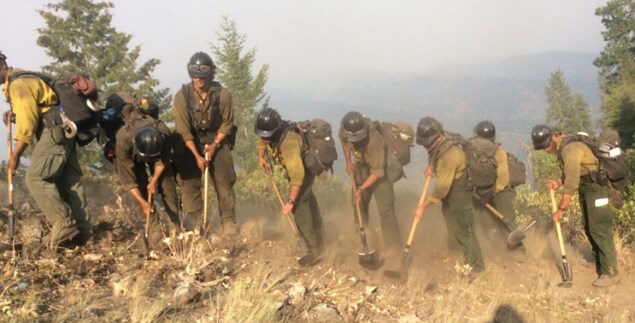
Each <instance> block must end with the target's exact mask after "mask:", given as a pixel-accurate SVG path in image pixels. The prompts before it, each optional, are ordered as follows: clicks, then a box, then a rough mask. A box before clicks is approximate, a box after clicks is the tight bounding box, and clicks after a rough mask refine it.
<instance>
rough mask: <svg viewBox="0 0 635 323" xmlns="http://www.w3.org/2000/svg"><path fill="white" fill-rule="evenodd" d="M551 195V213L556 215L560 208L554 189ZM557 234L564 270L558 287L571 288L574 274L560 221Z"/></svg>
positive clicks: (551, 190)
mask: <svg viewBox="0 0 635 323" xmlns="http://www.w3.org/2000/svg"><path fill="white" fill-rule="evenodd" d="M549 195H550V197H551V211H552V212H554V213H555V212H556V211H557V210H558V206H557V205H556V196H555V193H554V191H553V189H549ZM556 233H557V234H558V244H560V254H561V255H562V269H561V273H560V274H561V276H562V282H561V283H560V284H558V287H571V285H573V272H572V271H571V266H570V265H569V262H568V261H567V254H566V253H565V251H564V242H563V239H562V229H561V228H560V221H557V222H556Z"/></svg>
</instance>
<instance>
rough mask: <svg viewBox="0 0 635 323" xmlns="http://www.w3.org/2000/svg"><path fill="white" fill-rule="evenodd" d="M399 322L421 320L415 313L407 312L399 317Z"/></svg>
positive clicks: (416, 321) (413, 322)
mask: <svg viewBox="0 0 635 323" xmlns="http://www.w3.org/2000/svg"><path fill="white" fill-rule="evenodd" d="M398 322H399V323H419V322H423V321H422V320H421V319H419V317H418V316H417V314H408V315H405V316H402V317H400V318H399V321H398Z"/></svg>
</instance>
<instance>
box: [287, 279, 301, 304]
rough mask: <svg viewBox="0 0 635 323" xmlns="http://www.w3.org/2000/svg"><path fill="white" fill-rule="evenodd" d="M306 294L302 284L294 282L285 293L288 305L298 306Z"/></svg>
mask: <svg viewBox="0 0 635 323" xmlns="http://www.w3.org/2000/svg"><path fill="white" fill-rule="evenodd" d="M305 294H306V288H305V287H304V285H302V283H300V282H295V283H293V284H291V288H289V290H288V291H287V295H289V304H291V305H298V304H300V303H301V302H302V301H303V300H304V295H305Z"/></svg>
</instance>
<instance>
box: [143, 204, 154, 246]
mask: <svg viewBox="0 0 635 323" xmlns="http://www.w3.org/2000/svg"><path fill="white" fill-rule="evenodd" d="M148 204H150V210H149V211H148V212H147V213H146V224H145V228H144V230H143V243H144V244H145V246H146V254H147V255H148V256H149V255H150V218H151V217H152V212H153V208H154V206H153V205H152V193H150V192H148Z"/></svg>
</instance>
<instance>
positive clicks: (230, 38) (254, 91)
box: [211, 17, 269, 174]
mask: <svg viewBox="0 0 635 323" xmlns="http://www.w3.org/2000/svg"><path fill="white" fill-rule="evenodd" d="M220 27H221V30H220V32H218V33H217V35H218V40H219V42H220V44H219V45H215V44H212V46H211V47H212V51H213V53H214V56H215V58H216V59H215V64H216V66H217V77H218V80H219V81H220V82H221V84H223V86H224V87H226V88H227V89H228V90H229V91H230V92H231V93H232V99H233V104H234V109H235V112H234V118H235V119H234V123H235V124H236V125H237V126H238V127H239V129H238V136H237V140H236V148H235V150H234V157H235V159H236V164H237V165H238V167H239V169H240V170H241V172H244V174H249V173H253V172H254V171H255V170H257V168H258V158H257V155H256V151H257V149H256V136H255V134H254V133H253V127H254V122H255V117H256V111H255V107H256V106H257V105H258V104H259V102H261V101H262V100H263V99H264V98H265V92H264V87H265V84H266V83H267V78H268V76H267V73H268V71H269V65H267V64H265V65H263V66H262V67H260V69H259V70H258V73H257V74H256V75H255V76H254V75H252V68H253V65H254V62H255V60H256V49H255V48H252V49H251V50H248V51H247V52H246V53H244V54H243V50H244V47H245V42H246V36H245V35H244V34H240V33H239V32H238V28H237V27H236V23H235V22H234V21H233V20H230V19H229V18H227V17H223V18H222V23H221V26H220Z"/></svg>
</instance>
